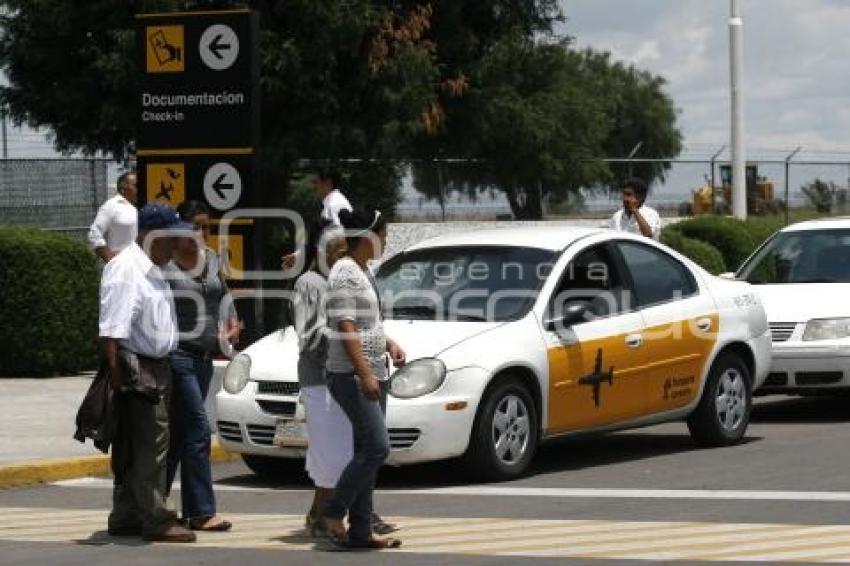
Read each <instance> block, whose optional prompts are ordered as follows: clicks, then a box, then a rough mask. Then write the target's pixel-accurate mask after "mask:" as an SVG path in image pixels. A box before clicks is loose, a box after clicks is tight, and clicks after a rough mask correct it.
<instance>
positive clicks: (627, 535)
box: [416, 523, 738, 556]
mask: <svg viewBox="0 0 850 566" xmlns="http://www.w3.org/2000/svg"><path fill="white" fill-rule="evenodd" d="M733 530H734V531H737V530H738V527H736V526H730V525H722V524H720V525H717V524H704V523H703V524H694V523H684V524H679V525H671V526H665V525H658V524H653V525H652V526H648V527H647V526H641V523H637V524H634V523H633V524H631V525H628V524H627V525H623V526H617V525H616V524H613V525H607V526H604V527H603V528H601V529H599V530H598V531H593V532H589V533H582V532H576V531H573V530H572V529H565V528H563V527H562V528H561V529H560V530H559V531H558V532H557V534H558V536H557V537H548V538H547V539H544V540H538V538H537V537H536V536H534V535H529V536H525V537H523V539H522V540H518V541H503V542H498V543H484V544H479V545H441V546H440V547H439V550H440V551H445V552H464V553H473V554H477V553H479V552H481V551H485V550H486V551H488V552H491V553H497V554H500V555H502V554H505V555H515V556H525V555H531V556H546V555H548V554H550V553H557V552H560V551H561V550H562V549H566V551H567V552H581V553H582V555H584V554H589V553H591V552H593V551H596V550H603V549H607V548H609V547H612V548H614V547H616V548H619V547H624V548H627V547H628V546H630V545H631V546H637V547H639V548H644V547H647V546H651V545H652V544H656V543H657V542H656V541H657V537H653V540H652V541H648V540H647V535H651V534H656V533H664V534H671V533H676V532H677V531H684V532H685V536H688V537H689V538H696V537H699V536H700V535H702V536H705V537H708V538H715V537H717V536H718V535H724V536H726V533H728V532H730V531H733ZM416 542H417V543H418V542H419V541H418V540H417V541H416ZM606 545H607V546H606Z"/></svg>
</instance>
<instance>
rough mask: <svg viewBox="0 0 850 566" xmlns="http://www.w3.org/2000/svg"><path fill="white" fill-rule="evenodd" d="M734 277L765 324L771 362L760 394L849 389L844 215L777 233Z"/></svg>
mask: <svg viewBox="0 0 850 566" xmlns="http://www.w3.org/2000/svg"><path fill="white" fill-rule="evenodd" d="M735 278H737V279H740V280H743V281H748V282H749V283H751V284H753V286H754V288H755V289H756V290H757V291H758V294H759V296H760V297H761V300H762V302H763V303H764V305H765V310H766V312H767V319H768V321H769V323H770V330H771V335H772V342H773V364H772V366H771V370H770V374H769V375H768V378H767V380H766V381H765V383H764V385H762V387H761V388H760V390H759V392H760V393H814V392H824V391H833V390H836V389H842V388H848V387H850V218H831V219H822V220H812V221H808V222H800V223H797V224H792V225H791V226H788V227H786V228H784V229H782V230H780V231H779V232H777V233H775V234H774V235H773V236H771V237H770V238H768V240H767V241H766V242H765V243H764V244H762V246H761V247H760V248H759V249H758V250H756V252H755V253H754V254H753V255H752V256H751V257H750V258H749V259H747V260H746V261H745V262H744V263H743V265H742V266H741V268H740V269H739V270H738V272H737V273H736V274H735Z"/></svg>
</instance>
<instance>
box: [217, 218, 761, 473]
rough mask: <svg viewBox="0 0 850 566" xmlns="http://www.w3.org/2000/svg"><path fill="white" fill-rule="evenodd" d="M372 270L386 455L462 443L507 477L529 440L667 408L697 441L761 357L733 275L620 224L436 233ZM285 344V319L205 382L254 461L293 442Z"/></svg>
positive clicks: (734, 421) (744, 412) (475, 465)
mask: <svg viewBox="0 0 850 566" xmlns="http://www.w3.org/2000/svg"><path fill="white" fill-rule="evenodd" d="M377 280H378V284H379V286H380V287H381V291H382V295H383V303H384V305H383V306H384V311H385V313H386V317H387V319H386V321H385V326H386V330H387V334H388V335H389V336H391V337H392V338H393V339H394V340H395V341H396V342H398V343H399V344H401V345H402V347H404V349H405V350H406V351H407V354H408V360H409V363H408V365H407V366H406V367H405V368H403V369H401V370H398V371H396V372H394V373H393V375H392V377H391V381H390V397H389V402H388V409H387V427H388V429H389V432H390V441H391V447H392V451H391V455H390V463H392V464H396V465H400V464H409V463H415V462H424V461H431V460H441V459H448V458H453V457H458V456H462V457H463V458H464V462H465V463H466V464H467V465H468V466H469V467H470V468H471V469H473V470H474V471H475V472H477V473H478V474H479V475H481V476H484V477H488V478H494V479H499V478H510V477H515V476H517V475H519V474H522V473H523V472H524V471H525V470H526V469H527V467H528V466H529V464H530V462H531V460H532V458H533V457H534V454H535V451H536V449H537V447H538V446H539V444H540V443H541V442H544V441H547V440H550V439H554V438H558V437H562V436H565V435H570V434H576V433H587V432H603V431H610V430H617V429H626V428H632V427H638V426H644V425H649V424H653V423H658V422H663V421H673V420H684V421H686V422H687V425H688V428H689V429H690V432H691V434H692V436H693V437H694V439H695V440H696V441H697V442H698V443H700V444H708V445H725V444H732V443H735V442H738V441H739V440H740V439H741V438H742V437H743V436H744V433H745V431H746V429H747V425H748V423H749V417H750V411H751V401H752V391H753V390H754V389H755V388H757V387H758V386H759V385H761V383H762V382H763V381H764V379H765V377H766V375H767V372H768V369H769V367H770V355H771V343H770V334H769V331H768V325H767V320H766V318H765V313H764V309H763V308H762V305H761V303H760V302H759V299H758V297H757V296H756V295H755V293H754V292H753V290H752V288H751V287H750V286H749V285H748V284H746V283H743V282H738V281H728V280H723V279H720V278H717V277H714V276H712V275H710V274H708V273H707V272H706V271H704V270H703V269H701V268H700V267H698V266H697V265H696V264H694V263H693V262H691V261H690V260H688V259H687V258H685V257H683V256H681V255H679V254H677V253H676V252H674V251H672V250H670V249H669V248H666V247H665V246H663V245H661V244H658V243H656V242H654V241H652V240H648V239H645V238H641V237H637V236H633V235H630V234H623V233H617V232H611V231H607V230H591V229H580V228H570V227H556V226H552V227H518V228H504V229H494V230H487V231H476V232H469V233H460V234H451V235H444V236H440V237H437V238H434V239H431V240H428V241H426V242H423V243H421V244H417V245H415V246H412V247H410V248H408V249H407V250H405V251H404V252H401V253H399V254H397V255H395V256H394V257H392V258H390V259H389V260H387V261H386V262H384V263H383V264H382V265H381V267H380V269H379V270H378V273H377ZM296 356H297V347H296V345H295V336H294V333H292V332H291V330H289V331H285V332H277V333H274V334H273V335H270V336H267V337H266V338H264V339H263V340H261V341H260V342H259V343H257V344H256V345H254V346H252V347H251V348H248V349H247V350H246V351H245V352H243V354H241V355H240V356H238V357H237V358H236V359H234V361H233V362H231V364H230V366H229V367H228V370H227V372H226V375H225V378H224V388H223V390H222V391H221V392H220V393H219V394H218V396H217V407H216V411H217V421H218V429H219V434H220V436H221V439H222V444H223V445H224V447H225V448H227V449H228V450H232V451H235V452H241V453H243V455H245V457H246V462H248V464H249V465H251V467H252V468H254V469H255V470H257V471H262V470H263V469H268V465H269V464H270V462H271V461H270V460H269V459H270V458H279V457H298V456H301V455H303V445H304V443H305V442H306V438H298V434H299V433H298V430H300V429H299V428H298V427H297V426H296V423H297V422H298V421H299V419H301V418H302V416H303V410H302V409H301V407H300V406H299V405H298V403H297V375H296V372H295V368H296V360H295V358H296ZM281 403H291V405H289V406H287V408H286V410H287V411H288V413H287V414H281V413H280V411H276V409H280V408H283V407H284V405H282V404H281ZM252 431H253V432H254V433H252ZM256 431H264V432H262V434H256Z"/></svg>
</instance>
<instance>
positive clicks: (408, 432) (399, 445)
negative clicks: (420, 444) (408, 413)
mask: <svg viewBox="0 0 850 566" xmlns="http://www.w3.org/2000/svg"><path fill="white" fill-rule="evenodd" d="M387 432H389V435H390V448H392V449H393V450H403V449H405V448H411V447H412V446H413V445H414V444H416V441H417V440H419V435H420V434H422V433H421V432H420V430H419V429H418V428H391V429H389V431H387Z"/></svg>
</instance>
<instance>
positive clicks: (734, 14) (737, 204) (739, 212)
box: [729, 0, 747, 220]
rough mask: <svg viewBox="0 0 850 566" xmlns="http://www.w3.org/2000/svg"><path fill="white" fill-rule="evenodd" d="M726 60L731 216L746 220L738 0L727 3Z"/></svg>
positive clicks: (741, 38) (741, 24) (741, 25)
mask: <svg viewBox="0 0 850 566" xmlns="http://www.w3.org/2000/svg"><path fill="white" fill-rule="evenodd" d="M729 59H730V65H729V66H730V71H731V72H730V87H731V88H730V90H731V95H732V96H731V98H732V116H731V118H732V136H731V137H732V140H731V141H732V215H733V216H734V217H735V218H738V219H739V220H746V219H747V177H746V162H747V159H746V155H745V151H746V150H745V148H744V84H743V82H744V20H743V19H741V13H740V12H739V10H738V0H729Z"/></svg>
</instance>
